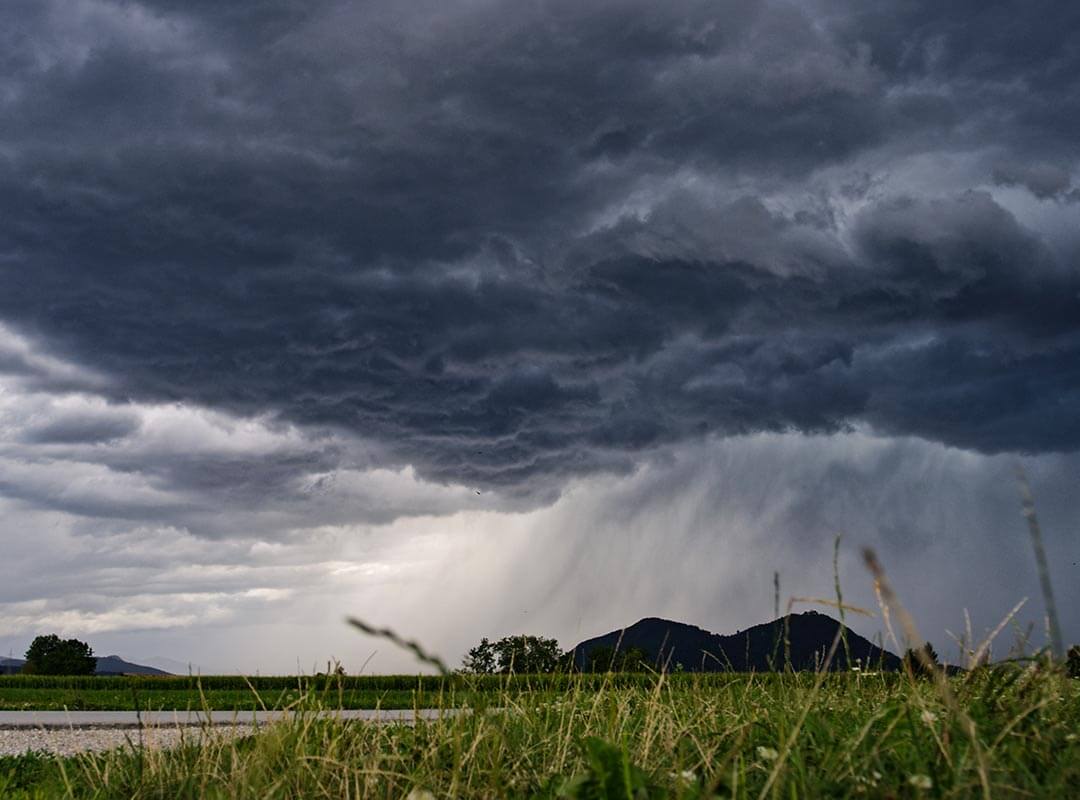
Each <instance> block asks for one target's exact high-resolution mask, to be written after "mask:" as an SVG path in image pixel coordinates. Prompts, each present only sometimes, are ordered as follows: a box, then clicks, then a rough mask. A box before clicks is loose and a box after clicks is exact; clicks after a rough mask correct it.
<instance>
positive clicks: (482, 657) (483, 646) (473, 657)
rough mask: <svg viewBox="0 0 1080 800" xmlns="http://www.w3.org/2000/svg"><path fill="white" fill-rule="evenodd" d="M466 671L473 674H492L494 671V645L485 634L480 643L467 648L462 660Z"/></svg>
mask: <svg viewBox="0 0 1080 800" xmlns="http://www.w3.org/2000/svg"><path fill="white" fill-rule="evenodd" d="M462 667H463V668H464V670H465V671H466V672H469V673H472V674H473V675H492V674H494V673H495V670H496V667H497V661H496V658H495V645H493V644H492V643H491V642H490V641H488V638H487V637H486V636H485V637H484V638H483V639H481V640H480V644H478V645H477V646H476V647H474V648H472V649H471V650H469V652H468V653H467V654H466V655H465V659H464V661H463V662H462Z"/></svg>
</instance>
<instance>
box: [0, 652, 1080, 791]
mask: <svg viewBox="0 0 1080 800" xmlns="http://www.w3.org/2000/svg"><path fill="white" fill-rule="evenodd" d="M260 680H264V679H260ZM293 680H294V681H295V679H293ZM349 680H350V681H353V682H354V683H353V684H352V688H353V690H354V691H358V690H357V689H356V687H357V686H359V685H360V684H361V683H363V682H364V681H365V680H366V681H377V680H387V679H376V678H370V679H349ZM404 680H411V681H416V679H415V678H411V679H404ZM348 682H349V681H347V682H346V683H348ZM429 682H430V685H425V686H422V687H419V688H422V689H423V694H422V696H423V697H424V699H425V701H426V702H425V705H434V706H436V707H447V708H449V707H451V706H460V705H461V704H462V698H463V697H467V698H468V702H467V705H468V707H469V708H470V709H471V711H470V713H465V714H458V715H455V716H447V717H445V718H443V719H441V720H439V721H435V722H430V723H420V724H417V725H416V726H404V725H382V726H380V725H374V724H368V723H340V722H338V723H335V722H330V721H318V720H316V719H314V718H313V716H312V715H311V714H306V713H302V714H301V715H299V716H298V717H297V718H295V720H294V721H292V722H287V723H282V724H279V725H275V726H272V727H271V728H268V729H264V730H262V731H261V732H259V733H258V734H256V735H253V736H249V737H246V738H243V739H231V740H225V739H219V740H214V741H211V742H204V743H203V744H202V745H201V746H200V745H194V744H192V745H188V746H184V747H180V748H177V749H174V750H168V751H148V752H146V751H140V750H132V749H126V750H123V751H117V752H113V753H108V754H104V755H97V756H83V757H79V758H74V759H65V760H60V761H55V760H51V759H36V758H33V757H23V758H18V759H0V796H2V797H5V798H16V799H21V798H45V797H73V798H102V799H106V798H233V797H236V798H299V797H313V798H344V797H406V796H409V795H410V793H412V794H411V796H412V798H413V800H418V799H419V798H429V797H437V798H444V797H484V798H498V797H522V798H524V797H577V798H605V797H606V798H631V797H650V798H651V797H670V798H702V797H725V798H726V797H734V798H759V797H769V798H806V797H860V798H861V797H897V798H900V797H912V798H917V797H988V796H989V797H1009V798H1012V797H1015V798H1026V797H1054V798H1065V797H1080V740H1078V733H1080V681H1078V680H1076V679H1070V678H1068V677H1066V676H1065V675H1064V673H1062V672H1061V671H1058V670H1056V669H1053V668H1046V667H1031V668H1026V669H1025V668H1017V667H1002V668H995V669H983V670H977V671H975V672H973V673H971V674H969V675H966V676H962V677H954V678H949V679H947V680H943V681H942V682H940V683H938V682H935V681H934V680H931V679H926V680H916V679H910V678H907V677H905V676H901V675H862V676H860V675H857V674H850V673H847V674H834V675H822V676H818V675H814V674H805V673H804V674H772V675H730V674H728V675H712V676H685V675H676V676H581V677H571V678H567V677H566V676H560V677H558V678H554V679H549V678H535V677H534V678H517V679H515V680H512V681H506V680H504V679H499V678H494V679H479V680H477V679H471V678H465V677H461V678H458V677H455V678H453V679H451V680H448V681H442V680H441V679H438V678H435V679H430V681H429V679H425V683H429ZM382 685H383V686H385V685H389V684H382ZM435 687H438V688H441V689H442V691H430V690H431V689H432V688H435ZM369 688H370V685H369ZM262 689H269V687H262ZM57 690H62V689H57ZM380 690H382V691H408V690H400V689H380ZM40 691H46V689H40ZM63 691H66V690H63ZM177 691H183V690H179V689H178V690H177ZM343 691H347V690H343ZM299 707H300V708H302V709H303V710H304V711H313V710H316V709H319V708H323V707H333V705H332V703H331V697H330V693H329V692H328V691H322V692H320V691H313V692H309V693H308V694H306V695H305V696H304V697H303V698H302V699H301V701H300V703H299Z"/></svg>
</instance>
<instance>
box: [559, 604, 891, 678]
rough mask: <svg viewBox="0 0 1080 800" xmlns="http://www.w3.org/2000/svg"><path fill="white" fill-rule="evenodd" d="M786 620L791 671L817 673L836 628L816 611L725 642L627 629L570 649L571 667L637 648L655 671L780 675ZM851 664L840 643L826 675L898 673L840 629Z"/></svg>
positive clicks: (640, 625) (658, 626)
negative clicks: (600, 651) (858, 669)
mask: <svg viewBox="0 0 1080 800" xmlns="http://www.w3.org/2000/svg"><path fill="white" fill-rule="evenodd" d="M785 619H787V626H786V627H787V632H786V633H787V640H788V641H789V643H790V644H789V650H790V659H791V666H792V668H793V669H796V670H812V669H816V668H817V667H818V665H819V664H822V663H824V661H825V658H826V656H827V655H828V652H829V648H830V647H831V646H832V643H833V639H834V638H835V637H836V633H837V631H838V630H839V629H840V628H841V625H840V622H839V621H837V620H835V619H833V618H832V617H830V616H828V615H827V614H819V613H818V612H816V611H807V612H805V613H802V614H791V615H790V616H789V617H787V618H785V617H780V618H779V619H775V620H773V621H772V622H766V623H764V624H762V625H755V626H754V627H752V628H747V629H746V630H744V631H739V632H738V633H735V634H732V635H730V636H721V635H719V634H716V633H710V632H709V631H706V630H703V629H702V628H698V627H697V626H695V625H687V624H686V623H683V622H673V621H671V620H666V619H658V618H656V617H647V618H646V619H643V620H640V621H638V622H635V623H634V624H633V625H631V626H630V627H629V628H624V629H623V630H619V631H612V632H611V633H605V634H604V635H603V636H597V637H595V638H592V639H587V640H585V641H584V642H582V643H581V644H579V645H578V646H577V647H575V648H574V650H573V652H574V663H575V664H576V665H577V666H578V667H579V668H584V667H585V665H586V664H587V663H588V659H589V653H590V652H592V650H593V648H596V647H619V648H621V649H626V648H628V647H640V648H641V649H642V650H645V651H646V652H647V653H649V654H650V655H651V656H652V657H653V658H654V659H655V660H656V663H657V664H658V665H666V667H667V669H669V670H674V669H675V668H676V665H679V664H681V665H682V668H683V669H684V670H686V671H688V672H721V671H724V670H733V671H736V672H750V671H754V672H768V671H770V670H774V669H780V668H782V667H783V666H784V664H785V663H786V660H785V647H784V639H785ZM845 631H846V637H847V647H848V651H850V653H851V664H849V663H848V661H847V657H846V654H845V651H844V646H843V643H841V644H839V645H838V646H837V648H836V653H835V654H834V655H833V658H832V661H831V662H830V669H833V670H841V669H848V668H849V667H850V666H856V665H857V664H861V665H862V666H863V667H864V668H866V669H879V668H880V669H886V670H897V669H900V659H899V658H897V657H896V656H895V655H893V654H892V653H890V652H888V651H887V650H883V649H881V648H880V647H878V646H876V645H875V644H873V643H872V642H870V641H868V640H867V639H864V638H863V637H862V636H859V634H857V633H855V631H853V630H851V629H850V628H847V627H845Z"/></svg>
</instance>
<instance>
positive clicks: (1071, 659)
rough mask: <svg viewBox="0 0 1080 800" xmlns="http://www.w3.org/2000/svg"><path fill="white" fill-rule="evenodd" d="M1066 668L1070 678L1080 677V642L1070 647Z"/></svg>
mask: <svg viewBox="0 0 1080 800" xmlns="http://www.w3.org/2000/svg"><path fill="white" fill-rule="evenodd" d="M1065 669H1066V670H1067V671H1068V673H1069V677H1070V678H1080V644H1074V645H1073V646H1072V647H1070V648H1069V654H1068V656H1067V657H1066V659H1065Z"/></svg>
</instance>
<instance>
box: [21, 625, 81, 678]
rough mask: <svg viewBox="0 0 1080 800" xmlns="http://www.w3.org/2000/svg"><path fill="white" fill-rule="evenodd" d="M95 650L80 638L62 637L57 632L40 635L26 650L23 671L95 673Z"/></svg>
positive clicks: (56, 673) (50, 673)
mask: <svg viewBox="0 0 1080 800" xmlns="http://www.w3.org/2000/svg"><path fill="white" fill-rule="evenodd" d="M96 667H97V659H96V658H94V651H93V650H92V649H91V648H90V645H88V644H87V643H86V642H80V641H79V640H78V639H61V638H60V637H59V636H57V635H56V634H55V633H50V634H48V635H47V636H38V637H36V638H35V639H34V641H33V642H31V643H30V647H29V648H28V649H27V651H26V664H24V665H23V672H26V673H29V674H33V675H93V674H94V669H95V668H96Z"/></svg>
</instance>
